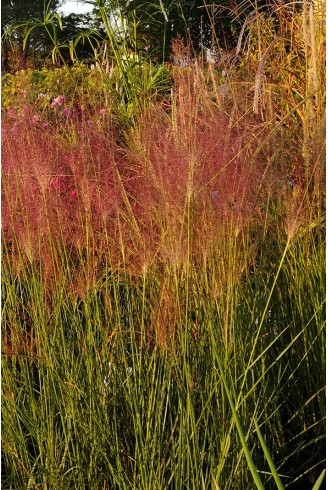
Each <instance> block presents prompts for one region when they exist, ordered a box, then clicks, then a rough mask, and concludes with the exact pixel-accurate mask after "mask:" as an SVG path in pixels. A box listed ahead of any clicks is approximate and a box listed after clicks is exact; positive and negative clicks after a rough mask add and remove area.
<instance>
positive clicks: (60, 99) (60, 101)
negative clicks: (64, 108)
mask: <svg viewBox="0 0 328 490" xmlns="http://www.w3.org/2000/svg"><path fill="white" fill-rule="evenodd" d="M65 101H66V98H65V96H64V95H58V97H56V98H55V99H54V100H53V101H52V103H51V106H50V107H51V109H53V108H54V107H56V106H57V105H63V104H64V103H65Z"/></svg>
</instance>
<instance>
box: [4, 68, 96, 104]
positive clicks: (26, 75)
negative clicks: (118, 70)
mask: <svg viewBox="0 0 328 490" xmlns="http://www.w3.org/2000/svg"><path fill="white" fill-rule="evenodd" d="M100 78H101V74H100V73H99V71H97V70H90V69H89V68H88V67H86V66H84V65H80V66H77V67H73V68H69V67H63V68H55V69H52V70H47V69H46V68H43V69H42V70H40V71H39V70H31V69H28V70H21V71H18V72H16V73H15V74H14V75H12V74H10V73H7V74H6V75H4V77H3V78H2V108H3V109H4V110H8V109H16V110H19V109H21V108H22V107H24V105H26V104H29V105H30V104H35V105H36V106H37V108H39V109H40V110H41V111H42V110H44V109H47V108H48V107H49V104H50V103H51V101H52V99H54V98H55V97H57V96H58V95H64V96H65V97H66V98H67V100H68V101H69V103H70V104H74V103H75V102H78V103H80V102H81V99H82V97H83V105H84V106H86V107H87V106H89V105H91V106H93V105H94V104H97V101H99V100H100V96H103V95H104V94H103V92H104V84H103V83H100V82H101V80H100Z"/></svg>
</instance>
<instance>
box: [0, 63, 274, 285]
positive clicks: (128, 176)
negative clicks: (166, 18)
mask: <svg viewBox="0 0 328 490" xmlns="http://www.w3.org/2000/svg"><path fill="white" fill-rule="evenodd" d="M173 77H174V88H173V91H172V95H171V98H170V99H169V100H168V101H165V102H164V104H156V105H153V106H152V107H151V108H150V109H149V110H148V111H146V112H145V113H144V114H143V115H141V116H140V117H139V122H138V125H135V126H134V129H133V130H131V131H129V132H127V133H126V138H127V146H126V145H123V146H122V136H120V135H119V134H118V132H117V130H116V129H115V127H114V126H113V125H110V115H109V114H108V111H105V110H104V108H103V107H101V106H100V108H98V109H95V110H92V108H91V110H90V111H89V112H88V114H86V115H84V116H83V117H80V116H78V115H76V114H75V115H72V117H66V118H65V117H62V116H61V117H62V119H61V120H60V121H59V119H58V123H57V124H54V121H51V122H50V125H49V126H48V124H47V121H46V120H45V119H44V118H41V117H40V118H39V117H37V118H36V117H35V115H33V110H32V108H28V107H27V108H26V109H25V112H24V113H22V114H20V115H16V116H15V115H13V114H11V113H10V114H7V116H4V118H3V125H2V126H3V127H2V129H3V146H2V161H3V167H2V172H3V173H2V175H3V182H2V193H3V199H2V216H3V237H4V240H5V242H6V243H11V244H12V247H13V249H15V247H17V246H19V247H21V249H22V250H23V251H24V254H25V256H26V257H28V259H29V260H31V261H34V260H37V261H38V260H40V259H42V260H43V263H44V264H47V265H46V266H45V270H47V271H48V272H47V273H48V274H51V271H52V270H53V269H54V268H55V267H56V264H57V263H58V261H60V257H61V253H62V252H60V250H63V249H67V250H71V251H72V250H75V252H74V253H73V252H72V253H73V255H72V256H76V253H78V256H80V257H82V256H84V255H83V254H84V252H85V251H86V252H87V254H89V256H90V257H92V260H93V263H94V264H95V266H94V267H90V270H91V269H92V270H93V273H94V274H95V275H97V268H98V265H97V264H100V263H101V261H102V260H103V258H104V257H110V260H111V263H112V264H113V265H115V264H116V265H117V266H119V264H121V263H122V262H124V263H125V266H127V265H128V267H130V269H131V270H132V271H139V272H140V271H142V270H144V269H145V267H148V265H149V264H153V263H162V262H163V261H164V262H168V263H169V264H170V265H174V267H176V266H178V267H180V266H182V267H184V266H186V265H188V264H189V263H190V262H191V261H193V260H198V259H201V260H204V259H205V260H206V257H208V255H209V254H211V252H212V251H213V249H214V248H215V247H216V248H217V247H219V248H220V247H221V244H224V243H225V244H227V243H228V242H227V240H232V242H231V243H232V246H233V243H234V242H235V241H236V240H237V241H239V242H240V243H242V241H243V233H244V230H248V229H249V227H256V226H258V225H259V224H261V221H262V220H263V211H261V209H262V210H263V208H265V202H266V200H267V196H268V193H270V192H271V190H272V189H274V188H275V186H276V185H277V182H278V181H279V178H280V177H279V176H278V175H275V174H274V172H271V171H269V170H268V169H267V168H266V165H265V163H263V159H262V158H261V157H260V156H257V157H253V156H252V155H253V154H255V151H254V150H255V148H256V146H257V145H258V144H259V141H260V139H261V138H263V137H264V135H265V132H266V127H265V126H263V124H258V123H257V122H256V121H254V120H252V118H250V117H247V118H246V117H243V114H242V113H238V110H236V108H235V109H234V112H233V113H229V110H231V104H230V106H229V104H228V105H227V104H225V103H224V101H222V103H221V101H218V100H216V99H215V100H213V91H212V90H211V89H210V88H209V83H208V81H206V80H205V78H204V73H203V71H201V70H200V69H199V66H198V65H197V63H195V65H194V66H193V67H188V68H177V67H176V68H175V69H174V70H173ZM66 102H67V101H66V99H65V98H63V97H62V96H58V97H57V98H56V99H55V100H54V101H53V103H52V105H53V104H54V103H56V104H55V106H54V107H53V108H52V109H51V111H58V110H59V109H60V111H61V112H62V111H63V110H64V109H65V108H66V106H65V105H64V104H65V103H66ZM57 106H58V107H57ZM67 107H68V106H67ZM51 114H52V113H51ZM67 116H68V113H67ZM51 117H53V115H51ZM58 117H59V116H58ZM50 120H51V118H50ZM264 172H266V174H267V179H266V182H265V185H264V186H263V185H262V187H261V186H260V185H259V183H260V182H261V178H262V176H263V173H264ZM221 248H224V247H221ZM225 248H226V247H225ZM242 253H243V249H242V248H240V254H241V255H242ZM56 254H58V258H56ZM74 254H75V255H74Z"/></svg>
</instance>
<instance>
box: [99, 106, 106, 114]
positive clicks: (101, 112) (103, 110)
mask: <svg viewBox="0 0 328 490" xmlns="http://www.w3.org/2000/svg"><path fill="white" fill-rule="evenodd" d="M106 113H107V109H105V107H101V109H99V114H100V115H101V116H105V114H106Z"/></svg>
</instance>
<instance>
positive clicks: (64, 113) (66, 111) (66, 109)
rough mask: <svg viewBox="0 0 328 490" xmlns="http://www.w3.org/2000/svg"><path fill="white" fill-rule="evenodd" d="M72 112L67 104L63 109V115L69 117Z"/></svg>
mask: <svg viewBox="0 0 328 490" xmlns="http://www.w3.org/2000/svg"><path fill="white" fill-rule="evenodd" d="M71 114H72V111H71V109H70V108H69V107H67V106H65V107H64V109H63V110H62V115H63V116H64V117H69V116H70V115H71Z"/></svg>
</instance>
